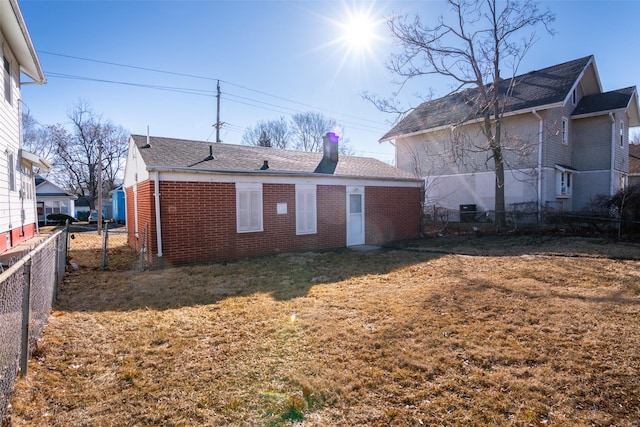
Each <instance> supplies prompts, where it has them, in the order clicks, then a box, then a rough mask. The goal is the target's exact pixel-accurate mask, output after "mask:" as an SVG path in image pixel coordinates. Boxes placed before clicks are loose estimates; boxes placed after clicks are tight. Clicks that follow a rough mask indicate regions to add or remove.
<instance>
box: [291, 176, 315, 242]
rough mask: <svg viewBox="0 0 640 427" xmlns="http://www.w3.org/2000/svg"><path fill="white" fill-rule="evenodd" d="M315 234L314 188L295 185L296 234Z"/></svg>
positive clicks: (313, 186)
mask: <svg viewBox="0 0 640 427" xmlns="http://www.w3.org/2000/svg"><path fill="white" fill-rule="evenodd" d="M317 232H318V221H317V208H316V186H315V185H302V184H300V185H298V184H296V234H315V233H317Z"/></svg>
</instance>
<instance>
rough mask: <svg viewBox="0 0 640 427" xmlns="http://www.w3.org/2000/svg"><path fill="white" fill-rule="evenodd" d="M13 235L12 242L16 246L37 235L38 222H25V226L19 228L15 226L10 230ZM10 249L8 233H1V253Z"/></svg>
mask: <svg viewBox="0 0 640 427" xmlns="http://www.w3.org/2000/svg"><path fill="white" fill-rule="evenodd" d="M9 233H10V235H11V244H12V245H13V246H16V245H17V244H18V243H20V242H24V241H25V240H28V239H30V238H32V237H33V236H35V235H36V224H35V223H32V224H25V225H24V226H20V227H17V228H13V229H11V230H9ZM7 249H10V248H9V247H8V245H7V234H6V232H5V233H2V235H0V253H2V252H4V251H6V250H7Z"/></svg>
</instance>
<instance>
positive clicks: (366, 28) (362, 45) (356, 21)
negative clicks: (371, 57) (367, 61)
mask: <svg viewBox="0 0 640 427" xmlns="http://www.w3.org/2000/svg"><path fill="white" fill-rule="evenodd" d="M342 26H343V29H344V36H343V39H344V41H345V42H346V43H347V44H348V46H349V48H350V49H352V50H360V49H365V50H369V49H370V48H371V43H373V42H374V41H375V39H376V33H375V27H376V23H375V21H374V20H373V19H371V17H370V16H367V15H351V16H349V17H348V20H347V21H346V22H345V23H343V24H342Z"/></svg>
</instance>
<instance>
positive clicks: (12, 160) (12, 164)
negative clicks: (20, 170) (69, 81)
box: [7, 153, 16, 191]
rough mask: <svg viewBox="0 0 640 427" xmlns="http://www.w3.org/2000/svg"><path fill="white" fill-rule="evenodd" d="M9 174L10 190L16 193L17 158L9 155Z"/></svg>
mask: <svg viewBox="0 0 640 427" xmlns="http://www.w3.org/2000/svg"><path fill="white" fill-rule="evenodd" d="M7 174H8V175H9V190H10V191H16V156H15V154H14V153H8V154H7Z"/></svg>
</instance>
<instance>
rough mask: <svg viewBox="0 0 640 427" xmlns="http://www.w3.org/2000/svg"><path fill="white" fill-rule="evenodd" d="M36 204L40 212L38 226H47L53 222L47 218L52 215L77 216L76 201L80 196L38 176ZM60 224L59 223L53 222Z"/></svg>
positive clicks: (36, 180)
mask: <svg viewBox="0 0 640 427" xmlns="http://www.w3.org/2000/svg"><path fill="white" fill-rule="evenodd" d="M35 182H36V204H37V210H38V224H40V225H47V224H48V223H50V222H51V221H48V220H47V216H48V215H49V214H52V213H63V214H66V215H70V216H74V215H75V201H76V200H77V199H78V196H75V195H73V194H70V193H67V192H66V191H64V190H63V189H62V188H60V187H58V186H57V185H55V184H54V183H53V182H51V181H47V180H46V179H44V178H43V177H41V176H40V175H36V178H35ZM53 222H54V223H56V224H57V223H58V221H53Z"/></svg>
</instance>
